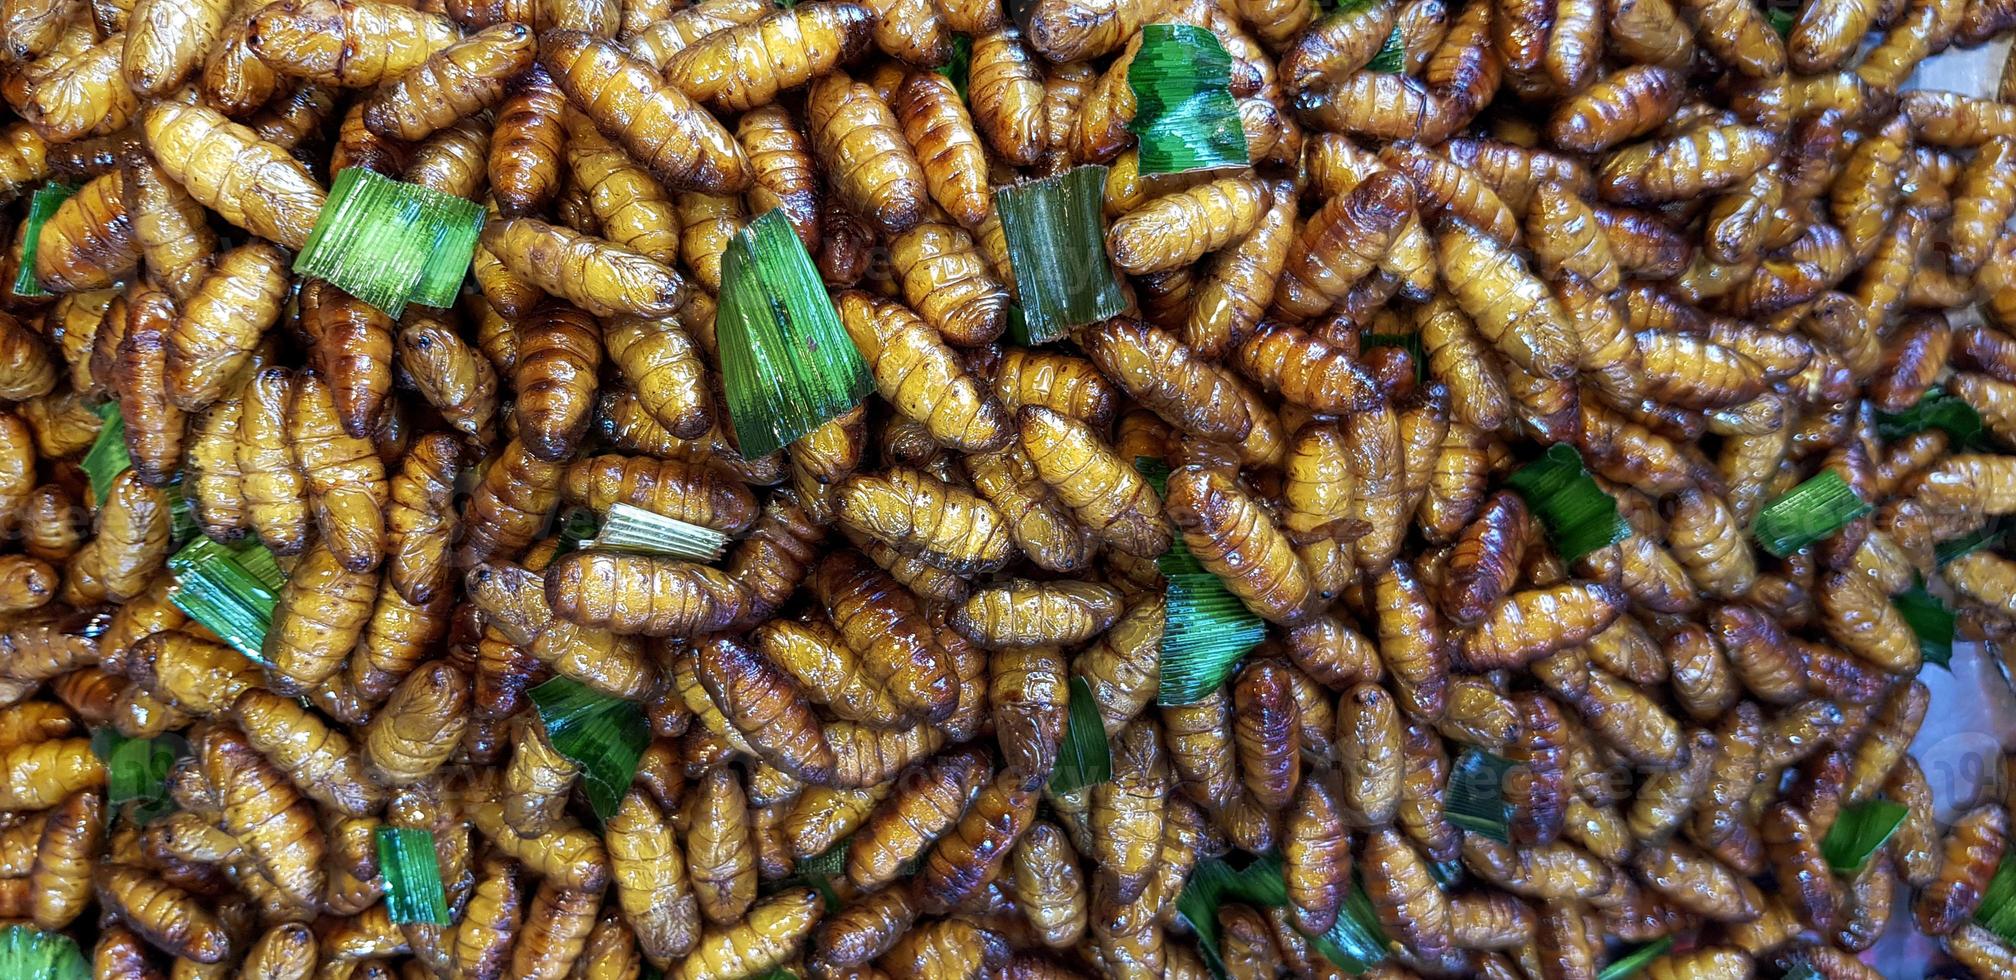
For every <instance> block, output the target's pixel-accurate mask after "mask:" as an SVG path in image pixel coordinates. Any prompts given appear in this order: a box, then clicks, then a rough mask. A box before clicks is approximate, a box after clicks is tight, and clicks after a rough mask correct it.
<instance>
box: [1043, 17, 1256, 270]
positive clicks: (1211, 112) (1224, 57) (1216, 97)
mask: <svg viewBox="0 0 2016 980" xmlns="http://www.w3.org/2000/svg"><path fill="white" fill-rule="evenodd" d="M1231 81H1232V55H1231V54H1230V53H1229V52H1227V51H1226V50H1225V45H1224V43H1223V42H1221V41H1219V40H1218V36H1217V35H1215V34H1213V33H1211V32H1210V31H1208V30H1205V29H1204V28H1201V27H1195V26H1192V25H1189V24H1149V25H1148V26H1146V27H1143V28H1142V29H1141V48H1140V50H1139V51H1137V52H1135V54H1134V62H1133V64H1131V65H1129V66H1128V68H1127V84H1128V86H1129V87H1130V88H1132V89H1133V90H1134V99H1135V102H1136V103H1137V105H1138V108H1137V109H1136V111H1135V113H1134V119H1133V120H1132V121H1131V122H1129V123H1128V124H1127V129H1128V130H1129V131H1130V132H1133V133H1134V134H1136V135H1137V136H1139V137H1140V146H1139V152H1140V168H1141V174H1142V176H1144V177H1145V176H1148V175H1150V174H1172V173H1188V172H1190V171H1195V170H1223V169H1227V168H1233V167H1244V166H1246V164H1247V163H1248V160H1249V158H1248V156H1247V151H1246V129H1245V127H1244V126H1243V125H1242V124H1241V123H1240V121H1239V106H1238V104H1237V103H1236V102H1235V101H1234V100H1233V98H1232V88H1231ZM1018 279H1019V277H1018Z"/></svg>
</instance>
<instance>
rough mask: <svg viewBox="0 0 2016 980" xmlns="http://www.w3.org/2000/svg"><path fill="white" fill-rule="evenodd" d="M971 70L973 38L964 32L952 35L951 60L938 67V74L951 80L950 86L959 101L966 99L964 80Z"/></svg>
mask: <svg viewBox="0 0 2016 980" xmlns="http://www.w3.org/2000/svg"><path fill="white" fill-rule="evenodd" d="M972 70H973V39H972V38H971V37H968V36H966V35H964V34H954V35H952V60H951V61H948V62H946V63H945V64H944V66H943V67H941V68H939V69H938V74H940V75H943V76H945V77H946V78H949V79H951V80H952V87H953V88H954V89H957V90H958V92H959V101H961V102H964V101H966V80H967V78H968V76H970V75H971V73H972Z"/></svg>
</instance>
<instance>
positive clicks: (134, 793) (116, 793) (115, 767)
mask: <svg viewBox="0 0 2016 980" xmlns="http://www.w3.org/2000/svg"><path fill="white" fill-rule="evenodd" d="M91 751H92V753H93V754H95V755H97V756H98V761H100V762H103V763H105V774H106V775H105V802H106V803H108V804H111V805H112V806H114V807H119V806H124V805H125V804H127V803H133V802H138V803H140V804H141V807H140V812H142V813H147V814H148V815H149V816H151V812H149V811H157V810H161V809H162V808H161V807H160V804H164V803H165V804H166V809H173V808H174V803H173V801H172V800H170V799H169V798H168V771H169V770H170V769H172V768H174V766H175V760H176V759H179V758H181V757H182V756H184V755H187V754H189V743H188V741H187V740H185V739H183V738H182V736H180V735H176V734H173V733H170V734H167V735H160V736H157V737H155V738H128V737H126V736H124V735H121V734H119V733H118V732H117V731H114V730H113V729H110V728H100V729H97V730H95V731H93V732H92V733H91ZM143 820H144V818H143Z"/></svg>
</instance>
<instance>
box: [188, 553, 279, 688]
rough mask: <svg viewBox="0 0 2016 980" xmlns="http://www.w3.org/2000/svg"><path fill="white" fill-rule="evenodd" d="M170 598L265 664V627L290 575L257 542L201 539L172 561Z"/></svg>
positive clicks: (237, 648)
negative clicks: (283, 571)
mask: <svg viewBox="0 0 2016 980" xmlns="http://www.w3.org/2000/svg"><path fill="white" fill-rule="evenodd" d="M168 571H169V572H170V573H171V574H173V575H174V576H175V590H174V592H172V593H170V595H169V597H168V598H169V601H170V602H172V603H174V604H175V607H176V608H178V609H180V610H182V611H183V612H184V613H186V614H188V616H189V618H190V619H193V620H195V621H197V622H198V623H201V624H203V626H204V627H205V628H207V629H208V630H210V632H212V633H215V634H217V635H218V636H219V637H221V638H222V639H223V640H224V642H225V643H227V644H230V646H231V647H232V648H233V649H235V650H237V651H238V652H239V653H242V654H244V655H246V656H247V657H250V658H252V659H253V660H256V661H260V662H262V663H263V662H264V657H263V653H262V650H263V648H264V645H265V643H266V630H267V628H268V627H270V626H272V624H273V604H274V603H275V602H276V601H278V599H279V598H280V587H281V585H282V584H283V583H284V582H285V581H286V576H284V575H282V574H281V573H280V566H279V565H278V564H276V563H275V562H274V561H273V554H272V552H269V551H267V550H266V549H265V548H263V547H261V546H260V545H259V542H257V541H256V540H247V541H245V542H242V543H240V544H237V545H225V544H219V543H217V542H215V541H212V540H210V539H209V538H197V539H196V540H194V541H191V542H189V544H188V545H187V546H186V547H184V548H183V549H182V550H181V551H178V552H176V553H175V554H174V555H172V556H170V557H169V559H168Z"/></svg>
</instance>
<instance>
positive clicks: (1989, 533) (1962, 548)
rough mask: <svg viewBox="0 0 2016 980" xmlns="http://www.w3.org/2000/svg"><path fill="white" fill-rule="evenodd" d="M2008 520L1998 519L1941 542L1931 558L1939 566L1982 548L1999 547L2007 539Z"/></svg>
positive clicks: (2004, 518) (1933, 550) (1934, 549)
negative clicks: (1971, 531) (1969, 532)
mask: <svg viewBox="0 0 2016 980" xmlns="http://www.w3.org/2000/svg"><path fill="white" fill-rule="evenodd" d="M2009 528H2010V520H2009V519H2008V518H2006V517H1998V518H1995V519H1994V520H1992V521H1990V522H1988V524H1987V525H1985V526H1983V527H1982V528H1981V529H1980V530H1978V531H1975V532H1974V533H1972V534H1966V535H1962V536H1960V537H1957V538H1954V539H1953V540H1951V541H1941V542H1939V544H1938V545H1936V546H1934V547H1933V549H1932V557H1933V559H1934V560H1935V561H1937V562H1938V563H1939V564H1940V565H1941V566H1944V565H1945V564H1946V563H1948V562H1950V561H1952V560H1953V559H1955V558H1958V557H1960V556H1962V555H1971V554H1973V553H1974V552H1977V551H1980V550H1981V549H1983V548H1995V547H2000V546H2001V544H2002V542H2003V541H2004V540H2006V539H2007V538H2008V537H2009Z"/></svg>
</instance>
